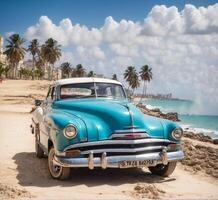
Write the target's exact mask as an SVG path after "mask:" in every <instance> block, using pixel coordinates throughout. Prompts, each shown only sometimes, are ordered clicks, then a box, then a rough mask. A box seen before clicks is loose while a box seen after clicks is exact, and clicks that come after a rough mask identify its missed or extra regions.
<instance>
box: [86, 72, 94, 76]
mask: <svg viewBox="0 0 218 200" xmlns="http://www.w3.org/2000/svg"><path fill="white" fill-rule="evenodd" d="M87 76H88V77H94V76H95V73H94V72H93V71H89V73H88V74H87Z"/></svg>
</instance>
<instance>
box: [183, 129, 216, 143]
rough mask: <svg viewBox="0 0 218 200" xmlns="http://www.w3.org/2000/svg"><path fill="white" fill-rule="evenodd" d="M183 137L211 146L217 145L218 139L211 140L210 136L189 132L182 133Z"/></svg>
mask: <svg viewBox="0 0 218 200" xmlns="http://www.w3.org/2000/svg"><path fill="white" fill-rule="evenodd" d="M183 136H184V137H187V138H190V139H194V140H198V141H201V142H210V143H213V144H218V138H211V137H210V136H208V135H204V134H203V133H193V132H191V131H184V134H183Z"/></svg>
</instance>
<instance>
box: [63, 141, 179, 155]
mask: <svg viewBox="0 0 218 200" xmlns="http://www.w3.org/2000/svg"><path fill="white" fill-rule="evenodd" d="M170 144H175V143H174V142H172V141H169V140H166V139H157V138H143V139H132V140H130V139H128V140H125V139H122V140H121V139H118V140H114V139H112V140H102V141H96V142H84V143H79V144H75V145H71V146H69V147H67V148H66V149H65V151H71V150H79V151H80V152H81V154H82V155H83V156H84V157H88V155H89V153H90V152H93V154H94V156H95V157H100V156H101V155H102V153H103V152H106V153H107V156H120V155H124V156H125V155H140V154H145V153H155V152H161V151H162V149H164V148H167V146H168V145H170Z"/></svg>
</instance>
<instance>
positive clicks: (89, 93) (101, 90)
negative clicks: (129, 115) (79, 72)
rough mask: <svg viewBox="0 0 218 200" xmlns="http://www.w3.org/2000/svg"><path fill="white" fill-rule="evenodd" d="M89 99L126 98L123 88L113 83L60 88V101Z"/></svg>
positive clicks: (82, 84)
mask: <svg viewBox="0 0 218 200" xmlns="http://www.w3.org/2000/svg"><path fill="white" fill-rule="evenodd" d="M89 97H106V98H114V99H124V98H126V96H125V93H124V90H123V87H122V86H121V85H119V84H114V83H74V84H67V85H63V86H61V89H60V99H68V98H89Z"/></svg>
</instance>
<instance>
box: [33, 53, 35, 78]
mask: <svg viewBox="0 0 218 200" xmlns="http://www.w3.org/2000/svg"><path fill="white" fill-rule="evenodd" d="M34 79H35V56H34V55H33V80H34Z"/></svg>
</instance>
